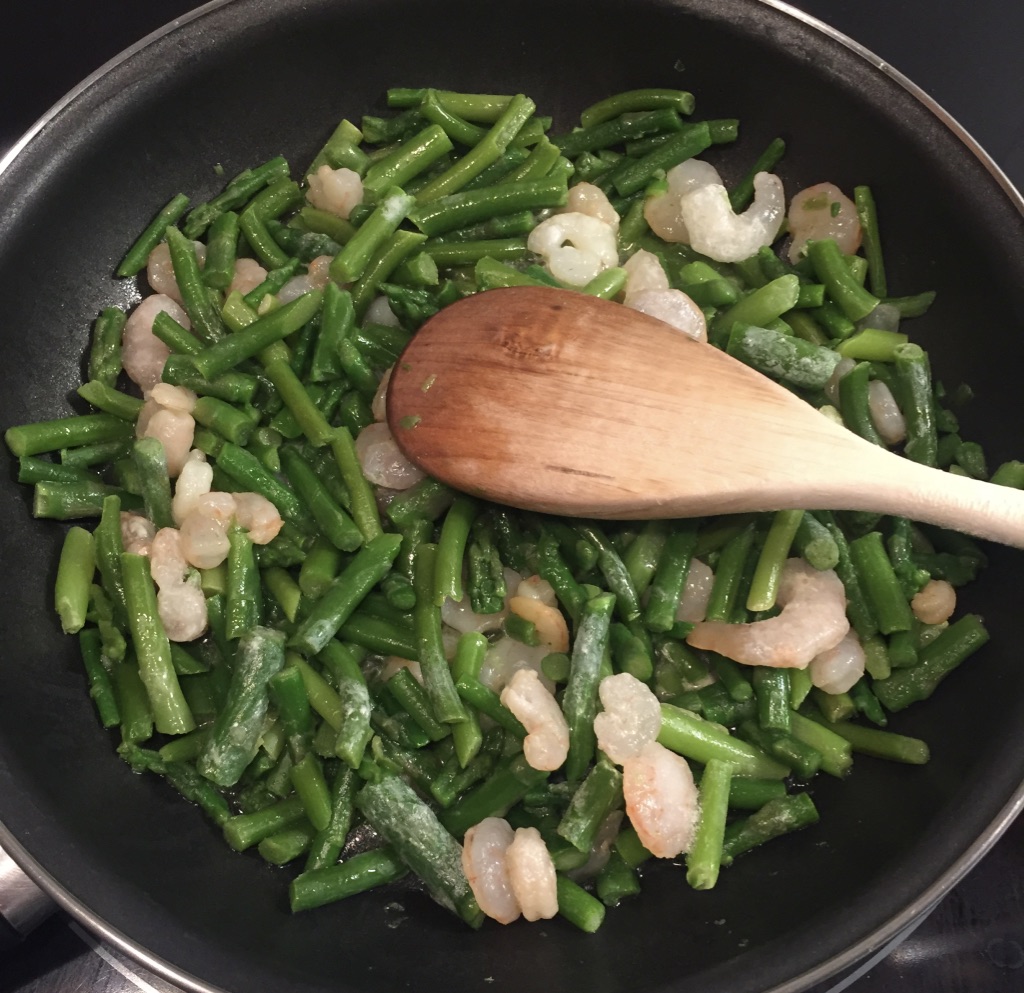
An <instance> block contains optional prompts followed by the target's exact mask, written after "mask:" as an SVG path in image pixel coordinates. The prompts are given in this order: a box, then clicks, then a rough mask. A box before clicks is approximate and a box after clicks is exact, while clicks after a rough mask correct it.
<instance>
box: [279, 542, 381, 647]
mask: <svg viewBox="0 0 1024 993" xmlns="http://www.w3.org/2000/svg"><path fill="white" fill-rule="evenodd" d="M400 545H401V537H400V536H399V535H392V534H382V535H379V536H378V537H376V538H374V539H372V540H371V541H368V542H367V543H366V544H365V545H363V546H362V547H361V548H360V549H359V551H358V552H356V554H355V557H354V558H353V559H352V561H351V562H349V563H348V565H346V566H345V568H344V569H343V570H342V572H341V574H340V575H339V576H338V578H337V579H335V581H334V582H333V583H332V584H331V586H330V588H329V589H328V590H327V591H326V592H325V593H324V595H323V596H321V597H320V599H319V600H317V601H316V603H315V604H314V605H313V606H312V608H311V609H310V611H309V614H308V615H307V616H306V617H305V619H304V620H303V621H302V623H301V624H300V625H299V627H298V629H297V630H296V631H295V633H294V634H293V635H292V637H291V638H290V640H289V642H288V644H289V645H290V646H291V647H294V648H298V649H299V650H300V651H303V652H306V653H307V654H311V655H315V654H317V653H318V652H320V651H322V650H323V649H324V647H325V646H326V645H327V643H328V642H329V641H330V640H331V639H332V638H333V637H334V635H335V634H336V633H337V631H338V629H339V628H340V627H341V625H342V624H344V622H345V621H346V620H347V619H348V618H349V617H350V616H351V614H352V612H353V611H354V610H355V608H356V607H357V606H359V603H360V602H361V601H362V600H363V598H364V597H365V596H366V594H367V593H369V591H370V590H371V589H373V587H374V586H375V585H376V584H377V583H378V582H379V581H380V580H381V579H383V578H384V576H386V575H387V573H388V571H389V570H390V568H391V563H392V562H393V561H394V560H395V557H396V556H397V555H398V549H399V546H400Z"/></svg>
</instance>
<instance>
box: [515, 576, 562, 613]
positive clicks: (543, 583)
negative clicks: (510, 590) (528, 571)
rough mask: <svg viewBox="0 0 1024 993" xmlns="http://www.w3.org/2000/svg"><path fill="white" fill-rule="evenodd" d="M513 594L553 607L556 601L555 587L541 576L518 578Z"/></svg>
mask: <svg viewBox="0 0 1024 993" xmlns="http://www.w3.org/2000/svg"><path fill="white" fill-rule="evenodd" d="M515 595H516V596H517V597H523V598H524V599H527V600H538V601H539V602H540V603H543V604H546V605H547V606H548V607H554V606H555V605H556V604H557V603H558V596H557V595H556V593H555V588H554V587H553V586H552V585H551V584H550V583H549V582H548V581H547V580H546V579H544V577H543V576H527V577H526V578H525V579H520V580H519V582H518V583H517V584H516V592H515Z"/></svg>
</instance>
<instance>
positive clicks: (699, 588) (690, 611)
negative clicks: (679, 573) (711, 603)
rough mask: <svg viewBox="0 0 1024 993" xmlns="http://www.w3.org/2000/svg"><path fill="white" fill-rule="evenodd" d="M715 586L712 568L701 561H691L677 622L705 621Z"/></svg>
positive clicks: (680, 599) (677, 612) (680, 600)
mask: <svg viewBox="0 0 1024 993" xmlns="http://www.w3.org/2000/svg"><path fill="white" fill-rule="evenodd" d="M714 585H715V574H714V572H712V571H711V566H709V565H706V564H705V563H703V562H701V560H700V559H691V560H690V568H689V570H688V571H687V573H686V584H685V586H684V587H683V595H682V596H681V597H680V598H679V609H678V610H677V611H676V620H677V621H688V622H690V623H691V624H694V623H696V622H697V621H702V620H704V614H705V613H706V612H707V609H708V600H710V599H711V587H712V586H714Z"/></svg>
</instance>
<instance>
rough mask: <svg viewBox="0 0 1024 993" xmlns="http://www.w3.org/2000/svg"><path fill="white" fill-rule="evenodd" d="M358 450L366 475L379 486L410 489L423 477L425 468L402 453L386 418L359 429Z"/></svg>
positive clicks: (360, 462)
mask: <svg viewBox="0 0 1024 993" xmlns="http://www.w3.org/2000/svg"><path fill="white" fill-rule="evenodd" d="M356 453H357V454H358V456H359V464H360V465H361V466H362V468H363V475H364V476H366V478H367V479H368V480H369V481H370V482H371V483H376V484H377V485H378V486H386V487H387V488H388V489H392V490H407V489H408V488H409V487H410V486H414V485H415V484H416V483H418V482H419V481H420V480H421V479H422V478H423V471H422V470H421V469H418V468H417V467H416V466H414V465H413V464H412V463H411V462H410V461H409V460H408V459H407V458H406V457H405V456H404V455H403V454H402V452H401V450H400V449H399V447H398V445H397V444H396V442H395V439H394V438H393V437H392V436H391V429H390V428H389V427H388V426H387V424H386V423H384V422H382V421H375V422H374V423H373V424H368V425H367V426H366V427H365V428H363V430H362V431H360V432H359V435H358V436H357V437H356Z"/></svg>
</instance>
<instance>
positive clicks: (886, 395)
mask: <svg viewBox="0 0 1024 993" xmlns="http://www.w3.org/2000/svg"><path fill="white" fill-rule="evenodd" d="M868 412H869V413H870V414H871V423H872V424H874V426H875V430H876V431H877V432H878V433H879V434H880V435H881V436H882V441H884V442H885V443H886V444H887V445H898V444H899V443H900V442H901V441H903V439H904V438H906V436H907V422H906V420H905V419H904V417H903V411H901V410H900V408H899V405H898V404H897V403H896V398H895V397H894V396H893V395H892V390H890V389H889V386H888V384H886V383H884V382H882V380H880V379H872V380H871V381H870V382H869V383H868Z"/></svg>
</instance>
